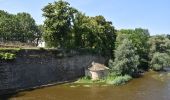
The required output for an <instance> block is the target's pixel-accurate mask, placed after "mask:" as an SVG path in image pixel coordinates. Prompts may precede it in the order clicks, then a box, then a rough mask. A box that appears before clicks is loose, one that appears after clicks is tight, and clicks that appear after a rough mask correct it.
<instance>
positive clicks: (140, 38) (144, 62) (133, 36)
mask: <svg viewBox="0 0 170 100" xmlns="http://www.w3.org/2000/svg"><path fill="white" fill-rule="evenodd" d="M119 34H126V35H125V37H124V36H123V37H120V38H122V39H123V38H127V37H128V39H129V40H131V41H132V44H133V45H134V46H135V48H136V52H137V54H138V55H139V60H140V64H139V66H138V68H139V69H145V70H146V69H148V68H149V64H148V59H149V58H148V52H149V46H148V43H147V41H148V40H149V37H150V35H149V31H148V30H147V29H141V28H136V29H135V30H133V29H127V30H125V29H122V30H120V31H118V35H119ZM122 39H119V41H117V42H116V45H119V44H121V42H122Z"/></svg>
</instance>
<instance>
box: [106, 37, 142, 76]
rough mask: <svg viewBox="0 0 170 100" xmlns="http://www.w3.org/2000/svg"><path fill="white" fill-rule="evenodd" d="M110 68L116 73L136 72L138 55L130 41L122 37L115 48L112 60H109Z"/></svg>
mask: <svg viewBox="0 0 170 100" xmlns="http://www.w3.org/2000/svg"><path fill="white" fill-rule="evenodd" d="M109 65H110V68H112V71H113V72H114V73H116V74H117V75H126V74H127V75H133V74H135V73H136V72H137V70H138V68H137V66H138V65H139V56H138V55H137V54H136V51H135V47H134V46H133V44H132V41H129V40H128V39H124V40H123V42H122V43H121V44H120V45H118V47H117V48H116V50H115V59H114V62H113V61H111V62H110V64H109Z"/></svg>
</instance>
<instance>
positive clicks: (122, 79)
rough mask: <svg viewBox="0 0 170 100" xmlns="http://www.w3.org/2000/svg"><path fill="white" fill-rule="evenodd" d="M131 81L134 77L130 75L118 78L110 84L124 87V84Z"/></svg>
mask: <svg viewBox="0 0 170 100" xmlns="http://www.w3.org/2000/svg"><path fill="white" fill-rule="evenodd" d="M131 79H132V77H131V76H129V75H124V76H117V77H116V78H115V79H114V80H112V81H110V82H109V84H114V85H122V84H125V83H127V82H128V81H130V80H131Z"/></svg>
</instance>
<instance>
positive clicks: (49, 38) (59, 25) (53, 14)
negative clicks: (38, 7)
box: [43, 0, 77, 48]
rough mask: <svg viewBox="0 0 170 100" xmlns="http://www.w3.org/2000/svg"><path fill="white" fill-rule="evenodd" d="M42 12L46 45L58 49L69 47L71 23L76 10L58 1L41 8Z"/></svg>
mask: <svg viewBox="0 0 170 100" xmlns="http://www.w3.org/2000/svg"><path fill="white" fill-rule="evenodd" d="M43 12H44V13H43V16H44V17H45V21H44V27H45V34H44V39H45V41H46V44H47V45H48V46H49V47H60V48H64V47H67V46H69V45H71V43H70V40H71V38H72V32H71V31H72V21H73V18H74V14H75V13H76V12H77V10H76V9H74V8H73V7H70V4H69V3H68V2H65V1H62V0H59V1H57V2H54V3H49V4H48V5H47V6H45V7H44V8H43Z"/></svg>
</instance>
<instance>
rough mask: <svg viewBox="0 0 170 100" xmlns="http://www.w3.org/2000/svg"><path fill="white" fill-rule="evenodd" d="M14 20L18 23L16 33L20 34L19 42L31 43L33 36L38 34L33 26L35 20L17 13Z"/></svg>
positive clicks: (34, 25)
mask: <svg viewBox="0 0 170 100" xmlns="http://www.w3.org/2000/svg"><path fill="white" fill-rule="evenodd" d="M16 18H17V19H18V21H19V30H18V33H20V34H22V35H23V36H20V41H22V42H32V41H34V40H35V38H36V37H35V35H36V34H37V32H38V27H37V25H36V24H35V20H34V19H33V18H32V17H31V15H30V14H28V13H18V14H17V15H16Z"/></svg>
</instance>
